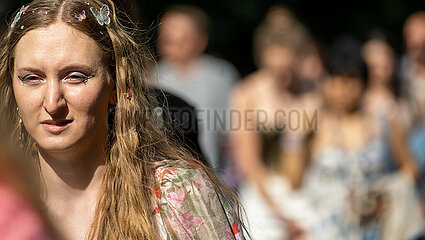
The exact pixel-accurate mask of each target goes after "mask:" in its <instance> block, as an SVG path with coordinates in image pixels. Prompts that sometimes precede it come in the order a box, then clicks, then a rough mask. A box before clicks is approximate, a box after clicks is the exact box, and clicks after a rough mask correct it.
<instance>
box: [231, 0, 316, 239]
mask: <svg viewBox="0 0 425 240" xmlns="http://www.w3.org/2000/svg"><path fill="white" fill-rule="evenodd" d="M305 36H306V33H305V29H304V27H302V25H301V24H300V23H299V22H298V21H297V20H296V19H295V18H294V17H293V15H292V14H291V13H290V12H289V11H288V10H287V9H285V8H282V7H273V8H272V9H271V10H270V11H269V13H268V15H267V16H266V18H265V20H264V22H263V23H262V24H261V25H260V26H259V27H258V29H257V30H256V32H255V35H254V59H255V61H256V63H257V65H258V70H257V71H256V72H254V73H252V74H250V75H249V76H247V77H246V78H245V79H243V80H242V81H241V82H240V83H238V84H237V86H236V87H235V89H234V91H233V93H232V98H231V99H232V100H231V109H232V111H236V113H237V114H235V115H232V127H231V133H230V139H231V147H232V152H233V159H234V161H235V163H236V166H237V167H238V170H239V171H240V172H241V173H242V177H243V179H242V183H241V187H240V196H241V200H242V203H243V205H244V206H245V209H246V212H247V218H248V223H249V227H250V230H251V234H252V237H253V238H254V239H302V238H303V233H302V228H301V227H300V225H299V224H300V222H297V221H296V220H295V218H296V216H298V217H299V216H303V217H299V220H301V219H302V220H303V221H308V217H306V215H303V214H304V213H305V212H307V210H305V208H307V207H306V206H304V205H303V203H302V201H298V200H297V199H298V197H297V193H296V191H295V190H294V189H296V188H297V187H299V185H298V183H297V182H296V181H292V180H293V178H291V176H290V175H291V174H292V173H291V172H290V168H289V167H288V166H287V164H286V159H285V158H281V156H282V154H283V153H284V152H286V151H289V150H290V146H289V144H288V145H287V144H286V142H284V140H283V139H285V138H286V137H287V135H289V134H290V132H291V129H289V127H286V128H285V124H288V122H289V121H290V120H288V115H286V117H285V114H289V112H290V111H298V112H299V109H298V108H297V105H298V103H297V98H298V96H297V94H296V93H294V92H293V91H292V89H293V88H292V86H293V84H296V81H297V79H296V75H295V74H296V62H297V53H298V50H299V49H300V47H301V46H303V45H299V44H300V43H301V42H305V41H306V39H305ZM292 214H294V215H295V216H294V215H292Z"/></svg>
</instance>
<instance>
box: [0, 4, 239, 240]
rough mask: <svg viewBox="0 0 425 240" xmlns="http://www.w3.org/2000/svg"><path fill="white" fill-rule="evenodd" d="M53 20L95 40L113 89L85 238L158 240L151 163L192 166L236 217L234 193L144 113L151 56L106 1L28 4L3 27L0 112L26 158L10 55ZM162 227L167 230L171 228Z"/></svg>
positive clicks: (29, 148)
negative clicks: (100, 12) (105, 20)
mask: <svg viewBox="0 0 425 240" xmlns="http://www.w3.org/2000/svg"><path fill="white" fill-rule="evenodd" d="M87 2H88V3H89V4H87ZM103 4H106V5H107V6H108V7H109V9H110V10H111V13H110V17H111V23H110V24H109V25H107V26H101V25H100V24H99V23H98V22H97V20H96V18H95V16H94V15H93V14H91V12H90V7H94V8H97V9H100V8H101V7H102V6H103ZM83 10H84V11H85V12H86V19H85V20H84V21H83V22H80V21H79V20H78V19H77V18H76V17H75V15H76V14H78V13H81V12H82V11H83ZM58 21H62V22H64V23H66V24H68V25H69V26H71V27H73V28H75V29H77V30H79V31H81V32H83V33H84V34H86V35H88V36H89V37H91V38H92V39H93V40H94V41H95V42H96V43H97V45H98V46H99V49H100V50H101V55H102V61H103V63H104V64H105V66H108V73H109V77H111V78H112V79H113V80H114V82H115V88H116V110H115V116H114V119H113V126H112V132H113V134H110V135H111V137H110V139H109V141H110V144H109V149H108V150H109V156H108V158H107V161H106V172H105V174H104V179H103V186H102V189H101V193H100V195H99V201H98V204H97V207H96V212H95V217H94V220H93V223H92V228H91V230H90V233H89V236H88V237H89V239H95V238H98V239H126V240H128V239H137V240H139V239H158V238H159V234H158V230H157V229H156V227H157V226H156V225H155V224H154V223H155V219H154V216H153V214H152V212H153V209H154V208H153V204H154V202H153V200H152V199H154V197H153V196H154V191H153V186H154V181H155V179H154V172H155V166H156V164H157V163H158V159H173V160H176V161H171V164H179V163H190V162H196V163H197V164H198V165H199V166H200V168H201V169H202V170H203V171H205V173H206V174H207V175H208V177H209V178H210V180H211V181H212V182H213V183H214V185H215V187H216V191H217V193H218V194H219V196H220V197H222V198H223V199H226V200H227V201H229V203H230V204H232V205H233V206H234V207H235V208H234V209H231V211H232V212H231V213H230V214H231V215H232V216H233V217H234V218H235V219H240V218H239V202H238V200H237V198H236V196H235V195H234V193H233V192H232V191H231V190H229V189H228V188H227V187H226V186H225V185H224V184H223V183H221V181H220V180H219V179H218V178H217V177H216V176H215V175H214V174H213V173H212V172H211V170H209V169H208V168H206V167H205V166H204V165H202V164H201V163H200V162H199V161H198V160H196V159H194V158H193V157H192V156H191V155H190V153H188V151H187V150H185V149H184V148H183V147H181V146H180V145H179V144H178V143H177V142H176V141H175V140H173V139H171V138H170V137H169V135H168V134H167V133H166V129H165V128H162V127H161V126H162V125H160V124H158V123H157V121H156V120H157V119H156V118H154V117H153V116H152V115H151V113H152V111H151V110H152V106H151V102H152V100H151V99H150V97H149V94H148V89H147V86H148V85H147V78H148V76H147V75H148V66H147V65H148V64H149V62H151V61H152V59H153V57H152V56H151V55H150V54H149V51H148V50H147V49H146V47H145V46H144V45H143V44H140V43H139V42H138V40H140V39H137V38H136V37H135V36H134V35H137V34H138V32H137V31H135V30H133V29H128V28H125V27H124V26H123V25H122V24H121V19H120V18H119V17H118V12H117V10H116V7H115V5H114V3H113V1H112V0H89V1H85V0H56V1H55V3H54V2H53V1H52V0H35V1H33V2H32V3H31V4H30V5H29V8H28V9H27V10H26V12H25V14H23V15H22V16H21V18H20V20H19V22H18V24H17V25H16V26H15V27H12V26H10V27H9V29H8V30H7V32H6V34H5V36H4V38H3V40H2V41H1V44H0V61H1V64H0V92H1V96H0V100H1V104H0V105H1V106H0V111H1V114H2V116H3V117H4V118H5V120H4V122H5V123H7V124H9V125H12V127H10V129H11V131H12V137H13V138H14V139H18V138H19V139H21V140H20V142H21V143H22V144H21V145H22V146H21V147H22V148H23V149H24V151H25V152H26V153H28V155H31V156H32V157H33V159H34V161H33V162H35V163H36V164H35V166H37V161H38V158H37V155H36V153H37V149H36V146H35V143H34V141H33V139H32V138H31V136H29V134H28V133H27V132H26V131H25V129H19V123H18V122H19V121H18V120H19V116H18V113H17V111H16V107H17V105H16V102H15V98H14V95H13V89H12V81H11V76H13V63H14V56H13V55H14V49H15V47H16V45H17V43H18V41H19V40H20V38H21V37H22V36H23V35H25V34H26V33H27V32H29V31H31V30H33V29H37V28H42V27H47V26H49V25H51V24H54V23H56V22H58ZM20 26H24V27H23V28H21V27H20ZM140 42H141V41H140ZM129 91H130V92H132V93H133V96H132V98H131V99H129V98H128V96H127V95H128V94H127V93H128V92H129ZM168 162H170V161H168ZM167 230H168V231H169V232H171V233H172V229H167Z"/></svg>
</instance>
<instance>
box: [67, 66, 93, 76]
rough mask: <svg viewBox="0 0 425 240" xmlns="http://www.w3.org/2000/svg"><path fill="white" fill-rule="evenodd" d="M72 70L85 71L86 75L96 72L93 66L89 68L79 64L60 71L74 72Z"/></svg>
mask: <svg viewBox="0 0 425 240" xmlns="http://www.w3.org/2000/svg"><path fill="white" fill-rule="evenodd" d="M72 70H74V71H75V70H79V71H83V72H85V73H89V74H92V73H94V72H95V69H94V68H93V66H89V65H82V64H77V65H69V66H66V67H64V68H62V69H61V70H60V72H62V73H63V72H67V71H72Z"/></svg>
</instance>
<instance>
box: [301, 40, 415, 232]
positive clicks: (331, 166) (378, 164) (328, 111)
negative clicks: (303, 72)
mask: <svg viewBox="0 0 425 240" xmlns="http://www.w3.org/2000/svg"><path fill="white" fill-rule="evenodd" d="M327 68H328V71H329V77H328V78H327V79H326V80H325V81H324V82H323V85H322V94H323V102H324V105H323V107H322V108H321V111H320V118H319V121H318V125H317V131H315V132H313V134H312V136H311V138H310V140H309V143H308V146H309V151H308V155H309V156H308V157H307V158H308V162H307V163H309V165H308V167H307V168H306V171H305V174H304V179H303V191H304V193H305V194H306V195H305V196H306V198H307V199H308V200H309V202H310V203H311V207H312V209H314V211H315V215H316V216H315V219H314V220H313V221H312V222H313V224H311V228H310V229H308V233H309V236H314V239H376V240H377V239H408V238H409V236H411V234H414V233H415V231H416V230H417V227H418V224H415V222H420V218H421V217H420V216H418V215H417V212H418V211H416V212H415V210H413V209H417V208H416V207H417V202H416V203H415V196H414V190H413V184H412V183H413V180H412V179H413V178H414V176H415V175H416V169H415V166H414V163H413V161H412V159H411V157H410V154H409V153H408V151H407V148H406V145H405V144H404V142H403V137H402V136H401V135H400V130H399V127H398V125H397V122H396V121H394V119H388V123H387V124H388V128H387V129H386V131H382V130H381V129H380V127H381V125H380V124H379V123H377V121H376V118H375V117H374V116H370V115H369V114H368V113H367V112H366V111H363V110H362V108H361V104H362V99H363V96H364V90H365V87H366V80H367V68H366V64H365V63H364V62H363V60H362V57H361V55H360V44H359V43H358V42H357V41H356V40H354V39H352V38H350V37H343V38H340V39H338V40H337V41H336V42H335V44H334V45H333V46H332V47H331V49H330V52H329V59H328V64H327ZM388 149H391V151H392V152H393V153H394V156H395V157H394V158H395V164H394V165H397V169H398V171H397V172H396V173H395V174H390V173H391V172H390V171H389V165H391V162H390V160H389V159H388V158H387V155H386V154H385V153H386V151H388ZM296 163H298V164H300V163H306V162H305V161H301V160H299V159H298V161H296ZM298 169H303V167H299V168H298ZM408 214H411V215H410V217H408ZM415 228H416V229H415Z"/></svg>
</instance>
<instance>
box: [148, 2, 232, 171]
mask: <svg viewBox="0 0 425 240" xmlns="http://www.w3.org/2000/svg"><path fill="white" fill-rule="evenodd" d="M209 25H210V20H209V18H208V16H207V15H206V13H205V12H204V11H202V10H201V9H199V8H198V7H195V6H189V5H177V6H173V7H170V8H169V9H168V10H167V11H166V12H165V13H164V14H163V16H162V17H161V23H160V25H159V29H158V31H159V32H158V50H159V54H160V57H161V60H160V61H159V62H158V67H157V69H154V73H153V74H152V78H151V83H152V84H153V85H155V86H157V87H158V88H159V89H162V90H165V91H168V92H170V93H172V94H174V95H176V96H177V97H180V98H182V99H183V100H185V101H186V102H188V103H189V104H190V105H192V106H194V107H195V110H196V112H197V116H198V119H199V142H200V145H201V149H202V151H203V153H204V154H205V156H206V158H207V160H208V162H209V163H210V166H211V167H212V168H213V169H214V170H215V171H216V173H218V174H219V175H223V170H224V169H225V167H226V163H225V162H224V161H223V154H224V153H223V152H221V149H222V148H223V147H224V146H225V145H226V142H225V141H226V137H225V134H226V133H225V130H226V126H224V125H222V124H220V121H221V122H223V121H226V122H227V121H228V119H226V117H227V115H228V114H226V113H225V111H226V109H227V108H228V96H229V93H230V91H231V89H232V86H233V84H234V83H235V81H236V80H237V79H238V78H239V74H238V72H237V71H236V69H235V68H234V67H233V66H232V65H231V64H230V63H228V62H226V61H224V60H221V59H219V58H216V57H213V56H210V55H207V54H204V51H205V50H206V48H207V45H208V30H209Z"/></svg>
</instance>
